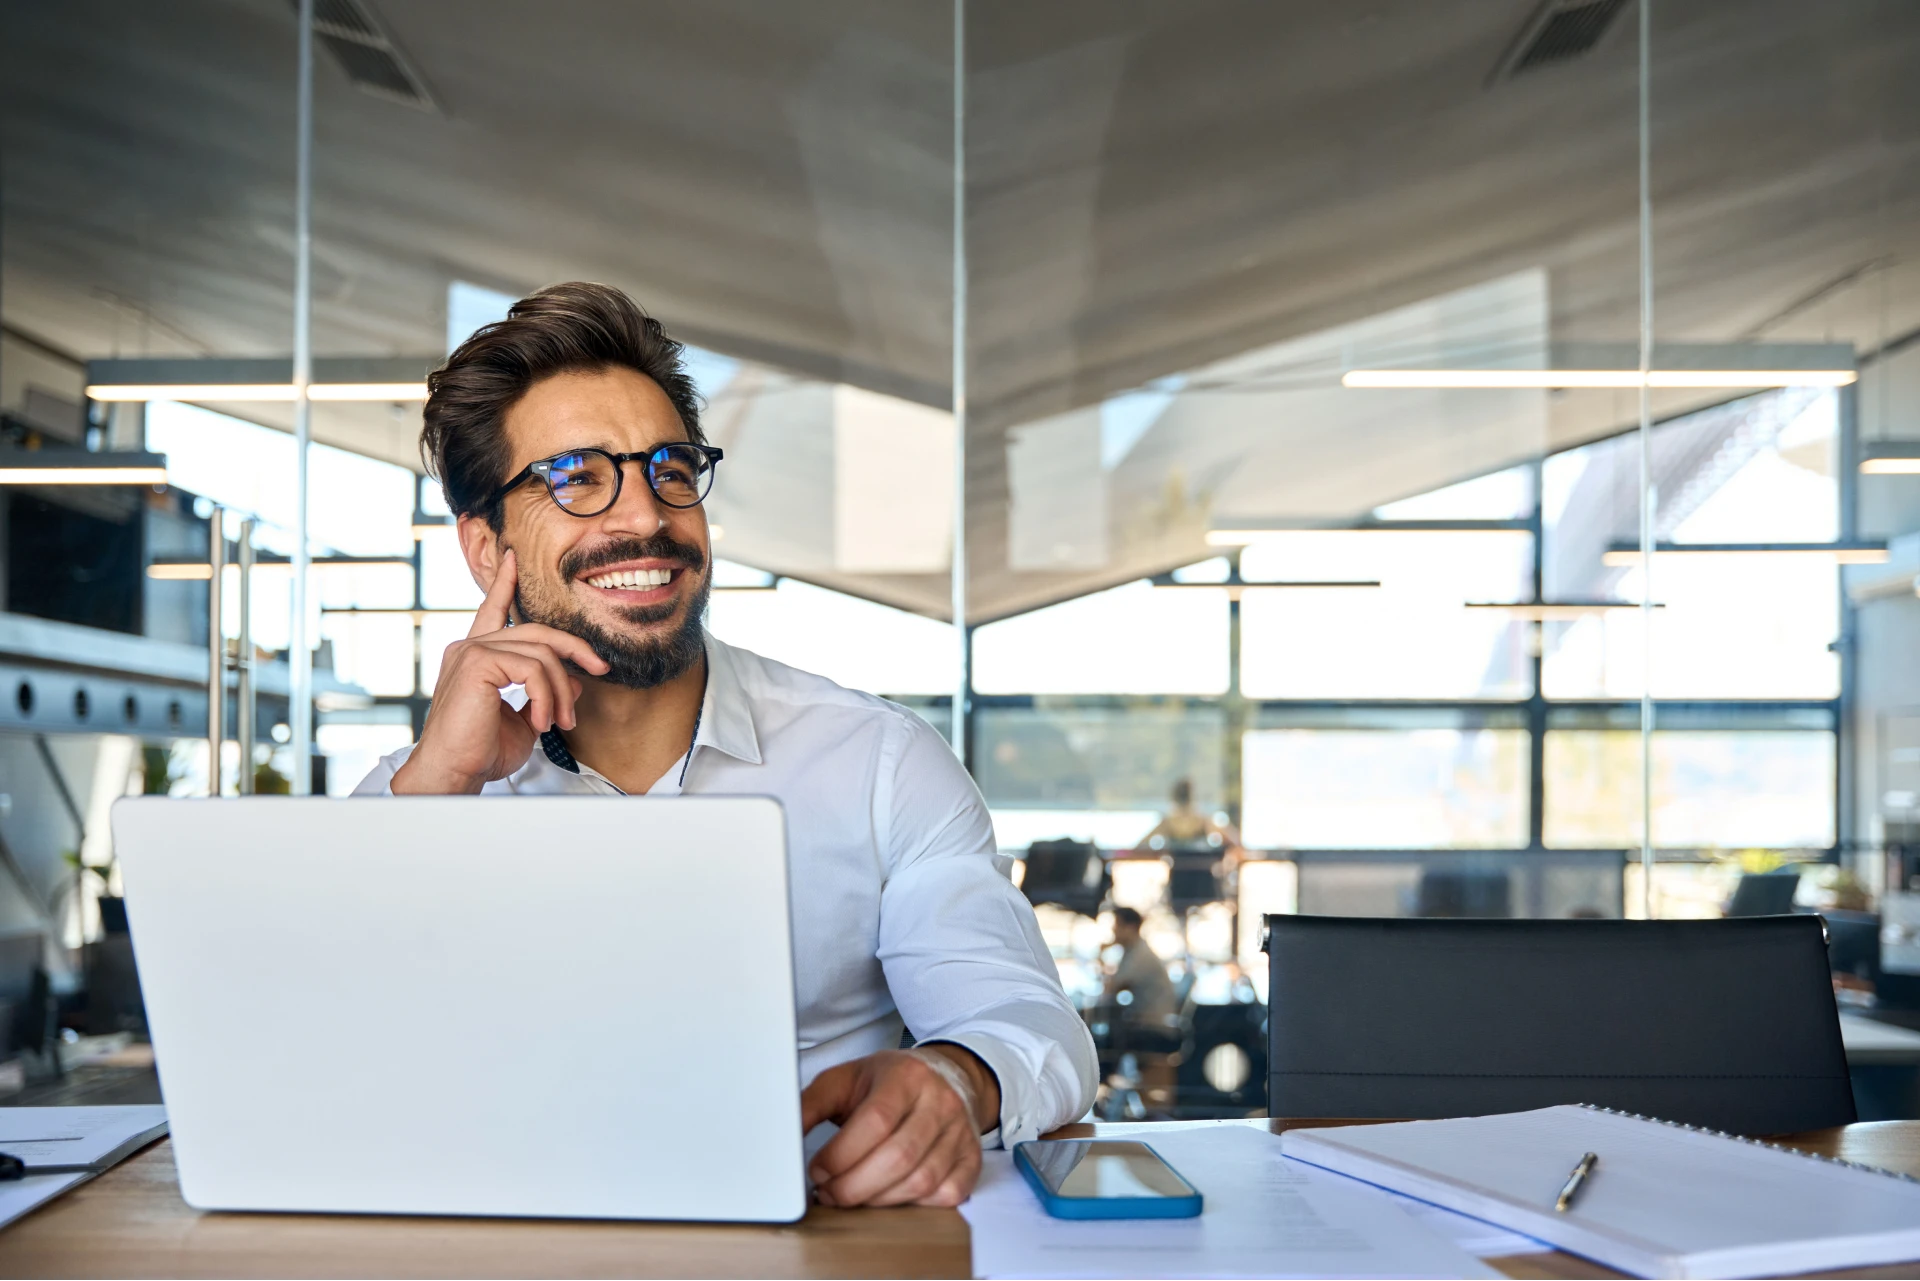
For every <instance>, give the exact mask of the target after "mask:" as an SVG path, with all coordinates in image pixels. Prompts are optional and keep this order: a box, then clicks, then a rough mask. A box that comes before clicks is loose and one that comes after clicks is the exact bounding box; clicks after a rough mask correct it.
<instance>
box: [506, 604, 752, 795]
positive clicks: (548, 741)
mask: <svg viewBox="0 0 1920 1281" xmlns="http://www.w3.org/2000/svg"><path fill="white" fill-rule="evenodd" d="M703 635H704V636H705V639H706V644H707V692H706V696H705V697H704V698H703V699H702V700H701V705H700V730H699V732H698V733H696V734H695V735H694V738H693V746H694V748H695V749H696V750H697V749H699V748H702V747H711V748H713V749H714V750H715V751H720V752H725V753H726V754H727V755H728V756H731V757H733V758H734V759H736V760H741V761H745V762H746V763H747V764H749V765H758V764H760V740H759V738H758V736H756V735H755V734H754V732H753V708H752V707H751V706H750V705H749V703H748V701H747V691H746V689H745V688H744V687H743V686H742V685H741V683H740V670H739V660H738V659H737V658H736V657H735V656H734V652H733V647H732V646H730V645H728V644H727V643H726V642H724V641H722V640H720V639H718V638H717V637H715V636H714V635H713V634H712V633H711V632H703ZM540 750H541V751H542V752H543V753H545V754H546V758H547V759H548V760H549V761H551V762H553V763H554V764H555V765H557V766H559V767H560V768H561V769H563V770H565V771H567V772H568V773H569V774H578V773H580V762H579V761H576V760H575V759H574V758H573V753H572V752H570V751H568V750H567V740H566V739H564V738H562V737H561V735H560V731H559V730H557V729H549V730H548V731H546V732H545V733H544V734H542V735H540Z"/></svg>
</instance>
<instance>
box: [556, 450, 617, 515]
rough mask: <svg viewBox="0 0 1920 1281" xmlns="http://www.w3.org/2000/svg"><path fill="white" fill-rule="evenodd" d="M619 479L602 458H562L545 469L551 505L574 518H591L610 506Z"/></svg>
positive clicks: (582, 456) (568, 455)
mask: <svg viewBox="0 0 1920 1281" xmlns="http://www.w3.org/2000/svg"><path fill="white" fill-rule="evenodd" d="M619 482H620V476H619V473H618V472H616V471H615V470H614V467H613V460H612V459H611V458H608V457H606V456H605V455H604V454H586V453H581V454H562V455H560V456H559V457H558V458H555V459H553V460H552V461H551V462H550V463H549V464H548V467H547V489H548V490H549V492H551V493H552V494H553V501H554V502H556V503H559V504H560V505H561V506H562V507H564V508H566V509H567V510H568V511H570V512H572V513H573V514H574V515H576V516H592V515H594V514H595V513H597V512H603V511H605V510H606V509H607V508H608V507H609V506H611V505H612V504H613V494H614V490H615V489H616V488H617V487H618V486H619Z"/></svg>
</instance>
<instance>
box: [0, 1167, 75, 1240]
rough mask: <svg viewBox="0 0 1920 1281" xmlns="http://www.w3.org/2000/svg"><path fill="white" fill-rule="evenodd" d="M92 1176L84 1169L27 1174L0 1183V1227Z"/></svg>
mask: <svg viewBox="0 0 1920 1281" xmlns="http://www.w3.org/2000/svg"><path fill="white" fill-rule="evenodd" d="M92 1177H93V1175H91V1174H88V1173H86V1172H84V1171H82V1172H81V1173H78V1174H29V1175H28V1176H27V1177H26V1178H24V1179H15V1180H14V1181H13V1182H11V1183H0V1228H4V1227H6V1226H7V1225H8V1224H9V1223H12V1222H13V1221H14V1220H15V1219H17V1218H19V1217H20V1216H21V1215H23V1214H25V1213H26V1212H27V1211H29V1210H31V1209H34V1208H35V1207H36V1206H39V1205H42V1204H44V1203H45V1202H48V1201H51V1200H53V1198H55V1197H57V1196H59V1195H60V1194H61V1193H62V1192H65V1191H66V1190H67V1189H68V1188H70V1187H73V1186H74V1185H76V1184H80V1183H85V1182H86V1181H87V1180H88V1179H91V1178H92Z"/></svg>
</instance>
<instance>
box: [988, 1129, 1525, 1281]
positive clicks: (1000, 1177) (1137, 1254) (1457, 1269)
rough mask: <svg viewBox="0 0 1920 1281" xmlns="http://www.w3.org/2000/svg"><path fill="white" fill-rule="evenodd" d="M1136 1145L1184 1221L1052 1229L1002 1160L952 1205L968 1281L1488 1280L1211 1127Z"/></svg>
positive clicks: (1351, 1184)
mask: <svg viewBox="0 0 1920 1281" xmlns="http://www.w3.org/2000/svg"><path fill="white" fill-rule="evenodd" d="M1115 1137H1124V1138H1141V1139H1144V1140H1146V1141H1147V1142H1148V1143H1149V1145H1150V1146H1151V1147H1152V1148H1153V1149H1154V1151H1156V1152H1158V1153H1159V1154H1160V1155H1161V1157H1163V1158H1164V1159H1165V1160H1166V1162H1167V1163H1168V1164H1169V1165H1171V1166H1172V1167H1173V1168H1174V1169H1176V1170H1178V1171H1179V1172H1180V1173H1181V1174H1182V1175H1183V1176H1185V1178H1186V1179H1187V1181H1188V1182H1190V1183H1192V1184H1193V1185H1194V1186H1195V1187H1196V1188H1198V1189H1199V1190H1200V1194H1201V1196H1202V1197H1203V1198H1205V1209H1204V1211H1203V1212H1202V1213H1201V1215H1200V1217H1198V1218H1195V1219H1092V1220H1072V1219H1056V1218H1053V1217H1052V1216H1050V1215H1048V1214H1047V1212H1046V1211H1045V1210H1044V1209H1042V1208H1041V1206H1040V1201H1039V1199H1038V1198H1037V1197H1035V1196H1034V1194H1033V1189H1032V1188H1031V1187H1029V1186H1028V1185H1027V1182H1026V1180H1025V1179H1024V1178H1022V1177H1021V1175H1020V1172H1019V1171H1018V1170H1016V1169H1014V1168H1013V1157H1012V1154H1011V1153H1007V1152H988V1153H985V1154H983V1155H984V1156H985V1158H986V1165H985V1168H984V1169H983V1170H982V1171H981V1174H980V1184H979V1186H978V1187H977V1188H976V1189H975V1190H974V1193H973V1197H972V1199H971V1200H969V1201H968V1202H967V1203H966V1204H965V1205H963V1206H961V1207H960V1213H961V1214H963V1215H965V1216H966V1220H967V1223H968V1226H969V1227H971V1228H972V1231H973V1274H974V1275H975V1276H976V1277H1498V1276H1500V1275H1501V1274H1500V1273H1498V1272H1495V1271H1493V1270H1492V1269H1490V1268H1488V1267H1487V1265H1486V1264H1484V1263H1482V1262H1480V1261H1479V1260H1478V1259H1476V1258H1474V1257H1473V1256H1472V1255H1470V1254H1469V1253H1467V1252H1466V1251H1465V1250H1463V1249H1461V1248H1460V1247H1459V1246H1458V1245H1456V1244H1454V1242H1453V1241H1451V1240H1449V1239H1448V1238H1447V1237H1446V1236H1445V1235H1443V1234H1442V1233H1441V1232H1439V1231H1436V1230H1434V1228H1432V1227H1430V1226H1428V1224H1427V1222H1423V1221H1422V1220H1420V1219H1418V1218H1416V1217H1415V1216H1413V1215H1410V1214H1408V1213H1407V1212H1406V1211H1405V1210H1403V1209H1401V1208H1400V1206H1399V1205H1398V1204H1396V1202H1395V1200H1394V1199H1393V1198H1392V1197H1390V1196H1388V1195H1386V1194H1385V1193H1383V1192H1381V1191H1379V1190H1378V1189H1376V1188H1371V1187H1367V1186H1366V1185H1364V1184H1361V1183H1357V1182H1355V1181H1354V1180H1352V1179H1345V1178H1341V1177H1340V1176H1339V1175H1335V1174H1330V1173H1328V1172H1326V1171H1324V1170H1319V1169H1315V1168H1314V1167H1313V1166H1310V1165H1306V1164H1303V1163H1301V1162H1298V1161H1291V1160H1288V1159H1287V1158H1285V1157H1283V1156H1282V1155H1281V1154H1280V1142H1279V1140H1278V1138H1276V1137H1275V1136H1274V1135H1271V1134H1268V1133H1266V1132H1265V1131H1263V1130H1256V1129H1252V1128H1249V1127H1246V1126H1238V1125H1222V1126H1218V1127H1209V1128H1206V1129H1194V1130H1178V1131H1174V1132H1172V1133H1168V1134H1151V1135H1148V1134H1141V1135H1123V1136H1115Z"/></svg>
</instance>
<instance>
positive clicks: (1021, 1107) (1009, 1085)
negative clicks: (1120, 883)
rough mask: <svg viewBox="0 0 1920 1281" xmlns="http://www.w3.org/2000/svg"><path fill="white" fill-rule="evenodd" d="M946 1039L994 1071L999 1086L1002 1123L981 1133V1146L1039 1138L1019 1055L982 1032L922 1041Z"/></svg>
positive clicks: (1030, 1084)
mask: <svg viewBox="0 0 1920 1281" xmlns="http://www.w3.org/2000/svg"><path fill="white" fill-rule="evenodd" d="M943 1041H944V1042H946V1043H947V1044H948V1045H957V1046H959V1047H960V1048H961V1049H963V1050H966V1051H967V1052H968V1053H970V1054H972V1055H973V1056H974V1057H975V1058H977V1059H979V1060H980V1061H981V1062H982V1063H984V1064H986V1065H987V1071H989V1072H991V1073H993V1077H994V1080H995V1081H996V1082H997V1083H998V1084H999V1086H1000V1124H999V1125H998V1126H997V1127H996V1128H994V1129H991V1130H988V1131H987V1132H986V1133H985V1134H982V1135H981V1136H980V1146H981V1147H983V1148H994V1147H1003V1148H1007V1149H1009V1150H1011V1149H1012V1147H1013V1145H1014V1144H1016V1143H1025V1142H1027V1141H1028V1140H1029V1139H1037V1138H1039V1137H1040V1134H1039V1131H1038V1130H1037V1129H1036V1128H1035V1125H1034V1120H1033V1114H1034V1106H1033V1103H1034V1099H1033V1095H1034V1088H1033V1082H1032V1081H1030V1080H1028V1079H1027V1075H1026V1073H1027V1069H1026V1066H1025V1064H1023V1063H1022V1062H1021V1060H1020V1056H1019V1055H1017V1054H1015V1053H1014V1052H1013V1050H1012V1049H1010V1048H1009V1047H1008V1046H1006V1045H1003V1044H1002V1043H1001V1042H1000V1041H999V1040H998V1039H996V1038H994V1037H991V1036H984V1035H982V1034H981V1033H979V1032H960V1033H957V1034H955V1035H952V1036H938V1037H934V1038H933V1039H931V1040H928V1041H922V1042H920V1044H922V1045H938V1044H940V1043H941V1042H943Z"/></svg>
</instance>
